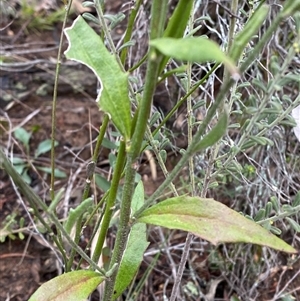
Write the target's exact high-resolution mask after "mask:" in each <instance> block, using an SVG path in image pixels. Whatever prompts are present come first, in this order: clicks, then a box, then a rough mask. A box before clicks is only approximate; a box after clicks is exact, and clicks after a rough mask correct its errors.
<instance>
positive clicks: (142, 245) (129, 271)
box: [113, 181, 149, 300]
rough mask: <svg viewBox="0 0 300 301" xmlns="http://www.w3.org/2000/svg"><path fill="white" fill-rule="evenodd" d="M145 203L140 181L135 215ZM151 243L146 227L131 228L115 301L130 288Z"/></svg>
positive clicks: (134, 210) (115, 288)
mask: <svg viewBox="0 0 300 301" xmlns="http://www.w3.org/2000/svg"><path fill="white" fill-rule="evenodd" d="M143 203H144V187H143V182H142V181H140V182H139V183H138V185H137V187H136V189H135V192H134V195H133V199H132V204H131V209H132V213H135V212H136V211H137V210H138V209H139V208H140V207H141V206H142V205H143ZM148 245H149V242H147V235H146V225H145V224H140V223H138V224H135V225H133V227H132V228H131V231H130V234H129V238H128V243H127V246H126V250H125V253H124V255H123V257H122V261H121V264H120V267H119V270H118V274H117V279H116V284H115V287H114V296H113V299H114V300H115V299H116V298H118V297H119V296H120V295H121V294H122V292H123V291H124V290H125V289H126V288H127V287H128V285H129V284H130V282H131V281H132V279H133V277H134V276H135V274H136V272H137V271H138V268H139V266H140V264H141V262H142V260H143V255H144V252H145V251H146V249H147V247H148Z"/></svg>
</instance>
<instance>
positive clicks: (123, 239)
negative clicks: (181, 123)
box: [104, 0, 168, 301]
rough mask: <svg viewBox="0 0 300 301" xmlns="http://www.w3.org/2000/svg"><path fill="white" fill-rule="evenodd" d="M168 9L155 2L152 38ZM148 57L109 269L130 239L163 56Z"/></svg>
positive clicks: (108, 295)
mask: <svg viewBox="0 0 300 301" xmlns="http://www.w3.org/2000/svg"><path fill="white" fill-rule="evenodd" d="M167 6H168V1H167V0H154V1H153V3H152V10H151V23H150V39H155V38H159V37H161V36H162V34H163V30H164V24H165V19H166V15H167ZM148 58H149V59H148V64H147V72H146V79H145V89H144V94H143V98H142V100H141V103H140V110H139V113H138V117H137V123H136V126H135V131H134V133H133V136H132V140H131V143H130V144H129V145H127V150H128V154H127V166H126V170H125V184H124V190H123V196H122V202H121V211H120V224H119V229H118V232H117V237H116V242H115V247H114V251H113V254H112V258H111V262H110V268H112V267H114V266H115V265H116V264H120V261H121V258H122V255H123V253H124V250H125V247H126V243H127V239H128V234H129V218H130V210H131V199H132V195H133V191H134V179H135V174H136V167H137V158H138V156H139V154H140V150H141V146H142V142H143V139H144V135H145V131H146V127H147V122H148V118H149V115H150V111H151V105H152V99H153V94H154V91H155V87H156V83H157V77H158V72H159V65H160V61H161V55H159V54H158V53H157V51H156V50H155V49H153V48H152V47H150V49H149V56H148ZM116 276H117V270H116V271H115V272H113V274H112V276H111V277H110V279H109V280H108V281H107V283H106V287H105V292H104V300H105V301H110V300H112V297H113V290H114V285H115V280H116Z"/></svg>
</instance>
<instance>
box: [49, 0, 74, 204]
mask: <svg viewBox="0 0 300 301" xmlns="http://www.w3.org/2000/svg"><path fill="white" fill-rule="evenodd" d="M72 1H73V0H69V2H68V4H67V5H66V13H65V17H64V21H63V26H62V30H61V34H60V40H59V46H58V53H57V64H56V70H55V80H54V89H53V103H52V115H51V118H52V120H51V182H50V198H51V200H52V201H53V200H54V181H55V177H54V172H55V134H56V133H55V132H56V105H57V89H58V80H59V71H60V66H61V55H62V46H63V39H64V29H65V27H66V24H67V20H68V15H69V12H70V8H71V5H72Z"/></svg>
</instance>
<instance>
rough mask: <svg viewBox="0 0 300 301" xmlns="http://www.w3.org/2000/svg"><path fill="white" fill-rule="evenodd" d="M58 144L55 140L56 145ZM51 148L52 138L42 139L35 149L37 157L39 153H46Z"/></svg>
mask: <svg viewBox="0 0 300 301" xmlns="http://www.w3.org/2000/svg"><path fill="white" fill-rule="evenodd" d="M57 145H58V142H57V141H55V142H54V146H57ZM50 150H51V140H50V139H46V140H44V141H42V142H41V143H40V144H39V145H38V147H37V149H36V151H35V157H36V158H37V157H38V156H39V155H41V154H44V153H47V152H49V151H50Z"/></svg>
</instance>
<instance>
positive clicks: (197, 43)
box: [150, 37, 240, 79]
mask: <svg viewBox="0 0 300 301" xmlns="http://www.w3.org/2000/svg"><path fill="white" fill-rule="evenodd" d="M150 45H151V46H153V47H155V48H156V49H157V50H159V51H160V52H161V53H162V54H164V55H166V56H169V57H173V58H175V59H177V60H182V61H188V62H198V63H205V62H209V61H216V62H219V63H224V65H225V66H226V67H227V68H228V70H229V72H230V73H231V75H232V76H233V77H234V78H235V79H238V78H239V77H240V76H239V72H238V69H237V67H236V66H235V64H234V63H233V61H232V60H231V59H230V58H229V57H227V56H226V55H225V53H224V52H223V51H222V50H221V49H220V47H219V45H218V44H217V43H215V42H213V41H211V40H209V39H207V38H203V37H199V38H183V39H174V38H160V39H156V40H152V41H151V42H150Z"/></svg>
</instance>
